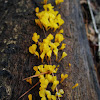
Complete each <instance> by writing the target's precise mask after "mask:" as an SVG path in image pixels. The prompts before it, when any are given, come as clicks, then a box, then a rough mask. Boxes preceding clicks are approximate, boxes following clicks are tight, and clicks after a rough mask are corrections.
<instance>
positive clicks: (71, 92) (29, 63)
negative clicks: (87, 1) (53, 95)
mask: <svg viewBox="0 0 100 100" xmlns="http://www.w3.org/2000/svg"><path fill="white" fill-rule="evenodd" d="M40 1H41V0H0V100H17V99H18V98H19V97H20V96H21V95H22V94H23V93H24V92H26V91H27V90H28V89H30V88H31V87H32V86H33V85H34V84H35V83H36V82H38V79H37V78H33V84H32V85H30V84H28V83H27V82H26V81H23V79H24V78H26V77H29V76H31V75H32V74H34V71H33V66H35V65H40V64H41V60H38V58H37V57H36V56H34V55H31V54H30V53H29V51H28V48H29V46H31V45H32V43H33V41H32V35H33V33H34V32H37V33H38V34H39V35H40V37H41V40H42V39H43V38H45V37H46V36H47V35H48V34H49V33H52V34H53V35H55V34H56V33H57V32H58V31H59V30H57V31H56V32H53V31H52V30H49V31H48V32H46V31H44V30H41V29H40V28H39V27H38V26H37V25H36V24H35V21H34V20H35V18H37V17H36V16H35V8H36V7H39V8H40V11H42V10H43V5H42V4H41V2H40ZM48 3H51V4H52V5H53V6H54V7H55V8H54V9H55V10H57V11H59V13H60V14H61V16H62V19H63V20H64V22H65V23H64V24H63V25H62V26H61V28H63V29H64V33H63V35H64V38H65V40H64V43H66V48H65V49H64V50H63V51H65V52H66V53H67V54H68V56H67V57H65V58H64V59H63V60H62V61H61V62H60V63H59V65H60V67H59V70H58V73H57V74H56V76H57V77H58V80H60V74H61V73H64V74H68V75H69V76H68V78H67V79H66V80H64V82H63V83H62V84H59V85H58V89H59V88H62V89H64V91H65V93H64V95H63V97H62V98H61V100H100V89H99V84H98V81H97V76H96V72H95V69H94V63H93V59H92V55H91V52H90V48H89V45H88V41H87V37H86V31H85V27H84V23H83V18H82V13H81V8H80V5H79V2H78V0H64V3H61V4H60V5H58V6H56V5H55V3H54V0H49V2H48ZM61 28H60V29H61ZM61 54H62V51H60V52H59V56H58V58H59V59H60V57H61ZM51 61H52V64H55V65H58V63H57V62H56V61H55V56H54V55H53V56H52V60H51ZM44 63H46V62H45V61H44ZM69 63H71V66H70V67H69V66H68V64H69ZM75 83H79V86H78V87H77V88H75V89H72V86H73V85H75ZM38 90H39V85H37V86H36V87H35V88H34V89H32V90H31V91H30V92H29V93H32V95H33V100H40V97H39V95H38ZM29 93H28V94H29ZM28 94H26V95H25V96H24V97H22V98H21V99H20V100H28Z"/></svg>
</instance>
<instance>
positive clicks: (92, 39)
mask: <svg viewBox="0 0 100 100" xmlns="http://www.w3.org/2000/svg"><path fill="white" fill-rule="evenodd" d="M87 1H88V0H81V1H80V4H81V9H82V14H83V18H84V23H85V28H86V33H87V38H88V41H89V45H90V49H91V52H92V56H93V60H94V67H95V70H96V72H97V76H98V81H99V84H100V54H99V53H98V49H99V48H100V47H99V45H98V43H99V41H98V40H100V39H98V34H97V32H96V30H95V28H94V24H93V21H95V23H96V24H95V27H96V28H97V30H98V31H99V34H100V4H99V3H98V2H96V1H95V0H94V2H90V6H91V11H92V13H93V16H92V15H91V13H90V9H89V4H88V2H87ZM92 17H94V19H92ZM99 38H100V37H99Z"/></svg>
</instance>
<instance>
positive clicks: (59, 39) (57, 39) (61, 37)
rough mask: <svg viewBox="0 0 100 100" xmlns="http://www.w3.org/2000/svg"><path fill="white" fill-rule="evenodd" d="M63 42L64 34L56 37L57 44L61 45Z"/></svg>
mask: <svg viewBox="0 0 100 100" xmlns="http://www.w3.org/2000/svg"><path fill="white" fill-rule="evenodd" d="M63 40H64V37H63V35H62V34H56V35H55V42H58V43H61V42H62V41H63Z"/></svg>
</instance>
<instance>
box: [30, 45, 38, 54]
mask: <svg viewBox="0 0 100 100" xmlns="http://www.w3.org/2000/svg"><path fill="white" fill-rule="evenodd" d="M36 48H37V45H36V44H33V45H32V46H30V47H29V52H30V53H31V54H35V52H36Z"/></svg>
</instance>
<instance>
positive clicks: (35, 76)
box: [23, 71, 49, 80]
mask: <svg viewBox="0 0 100 100" xmlns="http://www.w3.org/2000/svg"><path fill="white" fill-rule="evenodd" d="M47 73H49V71H48V72H43V73H40V74H38V75H33V76H30V77H27V78H24V79H23V80H27V79H29V78H33V77H38V76H40V75H44V74H47Z"/></svg>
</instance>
